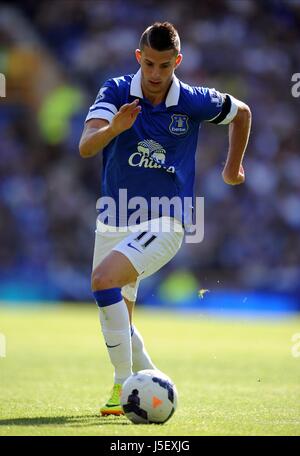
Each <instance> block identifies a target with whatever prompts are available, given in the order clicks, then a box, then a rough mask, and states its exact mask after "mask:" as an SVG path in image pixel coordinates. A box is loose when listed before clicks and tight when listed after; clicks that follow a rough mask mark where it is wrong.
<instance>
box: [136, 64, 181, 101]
mask: <svg viewBox="0 0 300 456" xmlns="http://www.w3.org/2000/svg"><path fill="white" fill-rule="evenodd" d="M141 76H142V72H141V69H139V71H138V72H137V73H136V74H135V75H134V76H133V78H132V81H131V85H130V95H131V96H133V97H138V98H144V96H143V92H142V86H141ZM179 96H180V84H179V79H178V78H177V77H176V76H175V75H174V76H173V82H172V84H171V87H170V89H169V92H168V95H167V98H166V107H167V108H169V106H176V105H177V104H178V100H179Z"/></svg>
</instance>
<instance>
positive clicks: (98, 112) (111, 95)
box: [85, 79, 120, 123]
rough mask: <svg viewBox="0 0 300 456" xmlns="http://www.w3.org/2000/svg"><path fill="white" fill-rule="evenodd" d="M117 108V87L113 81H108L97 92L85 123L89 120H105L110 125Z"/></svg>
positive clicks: (118, 106) (118, 103) (118, 104)
mask: <svg viewBox="0 0 300 456" xmlns="http://www.w3.org/2000/svg"><path fill="white" fill-rule="evenodd" d="M119 108H120V102H119V96H118V87H117V85H116V83H115V82H114V81H113V80H111V79H109V80H108V81H106V82H105V84H103V86H102V87H101V89H100V90H99V92H98V95H97V97H96V100H95V102H94V104H92V106H91V107H90V109H89V112H88V115H87V116H86V119H85V121H88V120H90V119H105V120H107V121H108V122H109V123H110V122H111V121H112V119H113V117H114V115H115V114H116V113H117V112H118V110H119Z"/></svg>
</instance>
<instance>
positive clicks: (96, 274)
mask: <svg viewBox="0 0 300 456" xmlns="http://www.w3.org/2000/svg"><path fill="white" fill-rule="evenodd" d="M91 287H92V290H93V291H98V290H107V289H108V288H113V287H114V284H113V280H112V278H111V277H109V275H108V274H106V273H105V272H104V271H102V270H101V269H100V270H99V269H95V270H94V271H93V273H92V279H91Z"/></svg>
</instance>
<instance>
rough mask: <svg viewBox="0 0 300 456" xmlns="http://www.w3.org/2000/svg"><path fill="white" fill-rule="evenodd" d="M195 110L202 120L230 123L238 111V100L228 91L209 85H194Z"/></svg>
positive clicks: (196, 115) (220, 123)
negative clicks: (210, 87)
mask: <svg viewBox="0 0 300 456" xmlns="http://www.w3.org/2000/svg"><path fill="white" fill-rule="evenodd" d="M193 98H194V100H193V110H194V114H195V117H197V118H198V120H200V122H204V121H207V122H211V123H214V124H219V125H222V124H228V123H230V122H231V121H232V120H233V119H234V117H235V116H236V113H237V111H238V103H237V102H238V100H236V99H235V98H234V97H232V96H231V95H229V94H227V93H221V92H219V91H218V90H216V89H209V88H207V87H194V97H193Z"/></svg>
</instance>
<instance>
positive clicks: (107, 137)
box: [79, 99, 141, 158]
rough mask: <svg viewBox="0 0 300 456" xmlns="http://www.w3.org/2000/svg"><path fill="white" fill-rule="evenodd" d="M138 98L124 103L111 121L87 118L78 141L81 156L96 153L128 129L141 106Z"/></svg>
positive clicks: (86, 156) (90, 155)
mask: <svg viewBox="0 0 300 456" xmlns="http://www.w3.org/2000/svg"><path fill="white" fill-rule="evenodd" d="M138 102H139V100H138V99H136V100H134V101H133V102H132V103H126V104H124V105H123V106H121V108H120V109H119V111H118V112H117V113H116V114H115V115H114V116H113V118H112V120H111V122H109V121H108V120H106V119H98V118H94V119H89V120H88V121H87V122H86V123H85V126H84V129H83V132H82V135H81V139H80V142H79V153H80V156H81V157H83V158H89V157H93V156H94V155H96V154H97V153H98V152H99V151H101V150H102V149H104V147H106V146H107V145H108V144H109V143H110V142H111V141H112V140H113V139H114V138H115V137H116V136H118V135H119V134H120V133H122V132H123V131H125V130H128V129H129V128H131V127H132V125H133V124H134V122H135V120H136V118H137V116H138V114H139V112H140V111H141V107H140V106H138Z"/></svg>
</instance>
